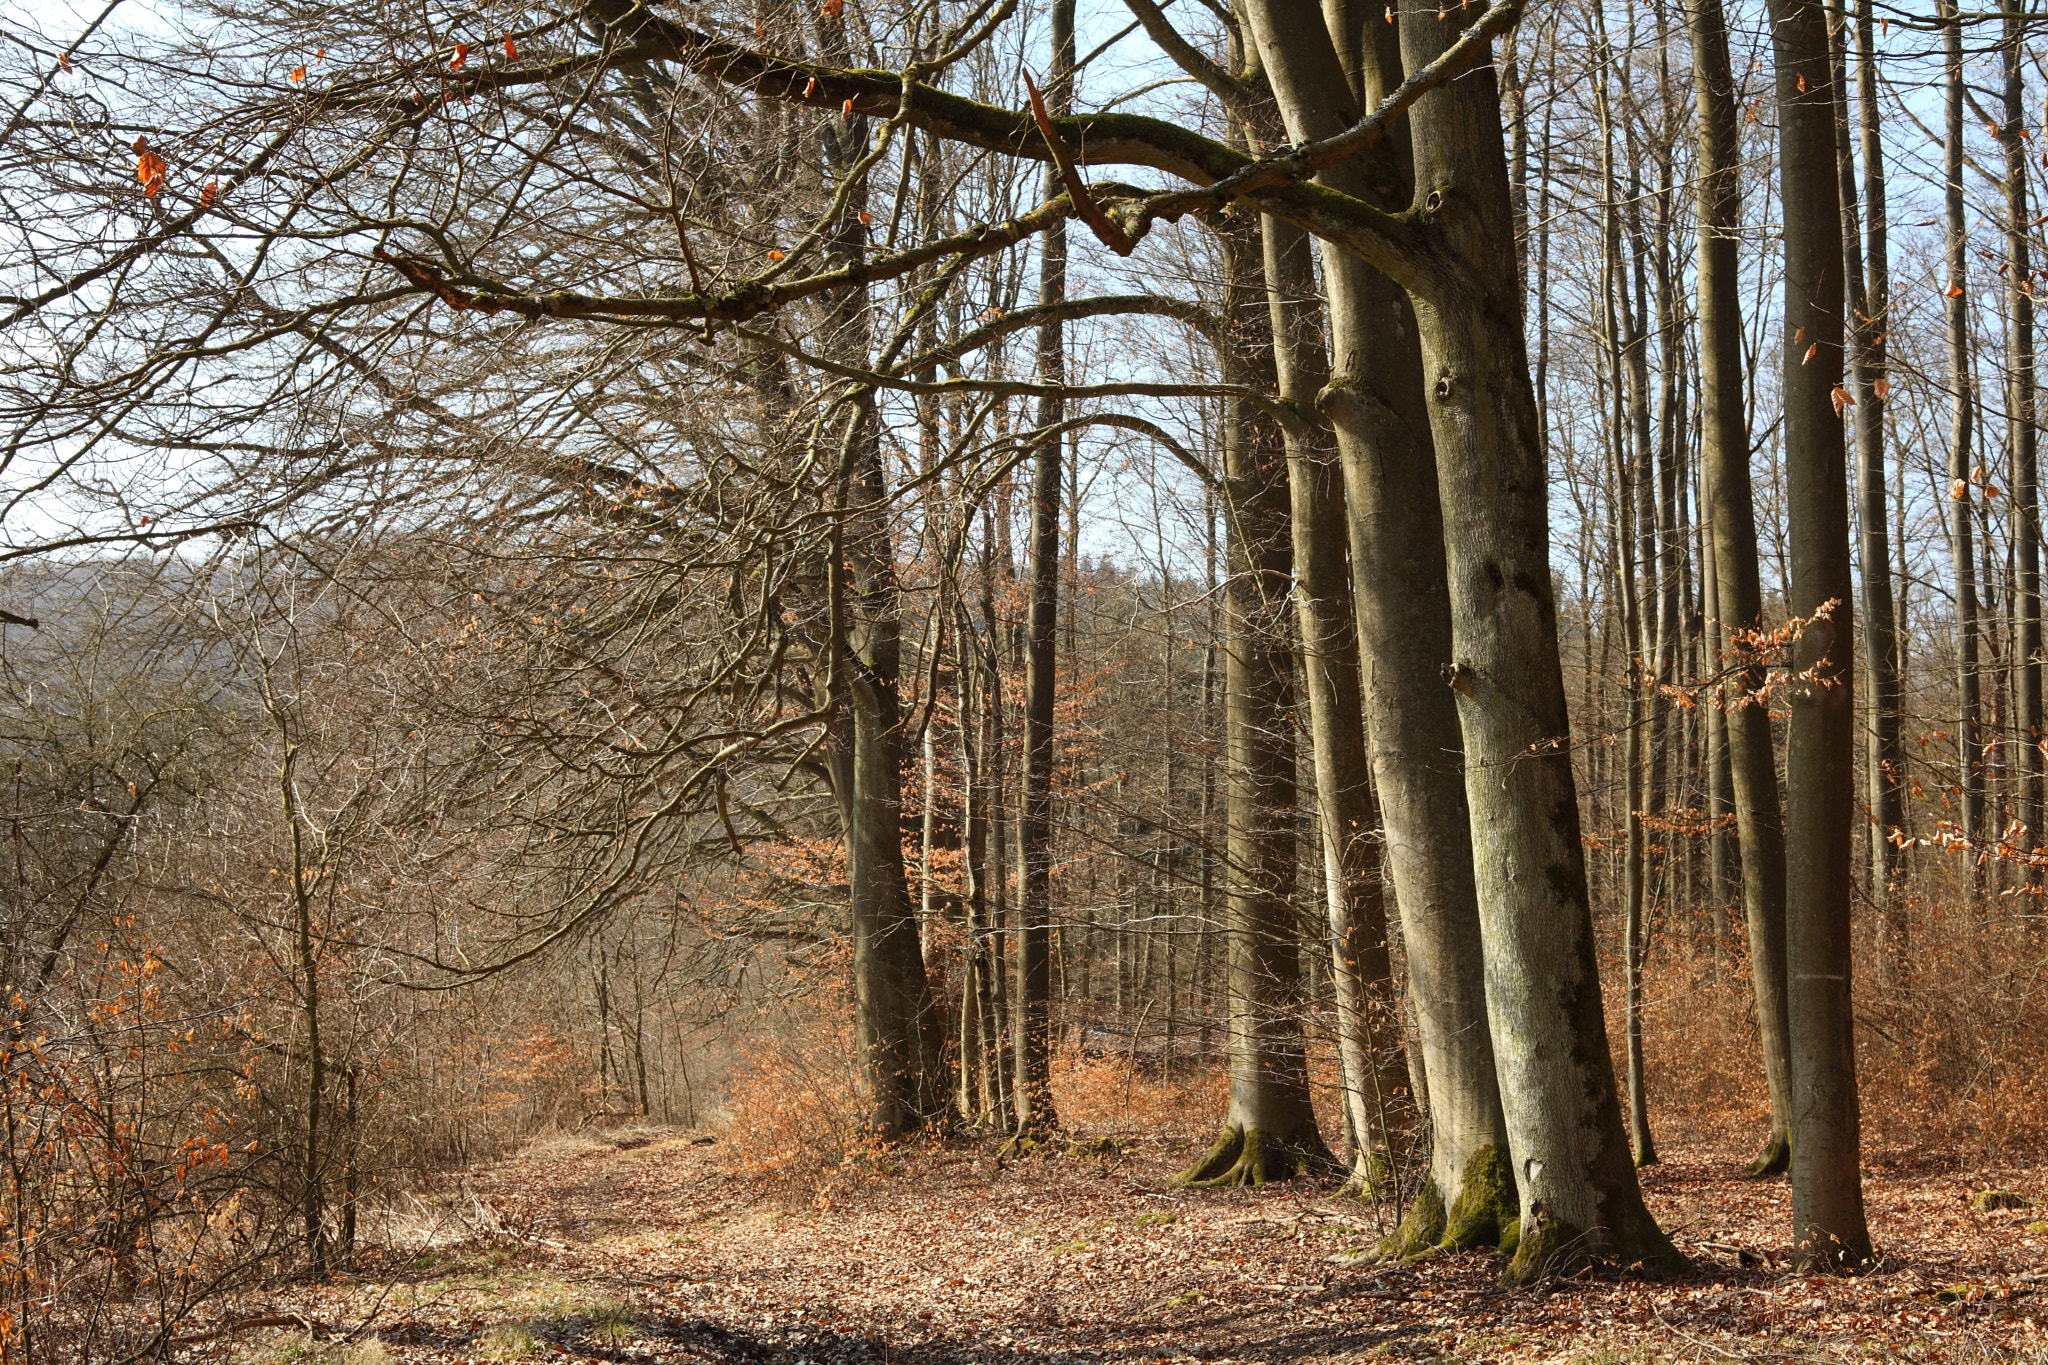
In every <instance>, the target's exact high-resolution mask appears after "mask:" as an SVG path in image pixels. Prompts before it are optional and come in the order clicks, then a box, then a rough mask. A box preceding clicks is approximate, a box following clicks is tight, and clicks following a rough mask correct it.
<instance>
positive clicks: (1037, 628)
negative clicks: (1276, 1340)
mask: <svg viewBox="0 0 2048 1365" xmlns="http://www.w3.org/2000/svg"><path fill="white" fill-rule="evenodd" d="M1051 17H1052V65H1051V68H1050V70H1049V73H1048V75H1047V78H1046V84H1047V90H1046V101H1047V105H1048V107H1049V108H1050V109H1051V110H1052V111H1053V112H1054V113H1055V114H1058V115H1066V114H1070V113H1072V112H1073V107H1074V0H1054V4H1053V6H1052V16H1051ZM1045 180H1046V189H1045V192H1046V196H1047V197H1048V198H1051V197H1054V196H1056V195H1058V194H1059V193H1061V187H1060V184H1059V172H1058V171H1057V170H1056V169H1053V168H1048V169H1047V170H1046V175H1045ZM1038 270H1039V274H1038V301H1039V303H1040V304H1041V305H1045V304H1054V303H1058V302H1060V301H1061V300H1063V299H1065V298H1066V296H1067V232H1066V223H1065V222H1064V221H1061V222H1056V223H1054V224H1052V225H1051V226H1050V227H1049V228H1047V229H1046V232H1045V234H1044V236H1043V237H1042V238H1041V239H1040V241H1039V257H1038ZM1066 373H1067V357H1066V334H1065V331H1064V328H1063V326H1062V324H1061V322H1060V319H1059V318H1058V316H1057V315H1054V316H1052V317H1050V318H1048V320H1047V321H1045V322H1043V323H1041V324H1040V325H1039V329H1038V380H1039V382H1040V383H1041V384H1064V383H1065V382H1066ZM1065 416H1066V403H1065V400H1064V399H1063V398H1061V397H1060V396H1059V395H1058V394H1057V393H1047V394H1045V395H1043V396H1042V397H1040V398H1039V400H1038V425H1039V427H1040V428H1041V429H1043V430H1046V431H1048V432H1050V433H1051V434H1050V435H1048V436H1047V437H1046V438H1045V439H1044V440H1043V441H1042V442H1041V443H1040V444H1039V446H1038V451H1037V461H1036V467H1035V468H1034V470H1033V473H1032V480H1031V618H1030V623H1029V625H1028V627H1027V634H1026V640H1027V654H1026V659H1027V663H1026V668H1025V675H1024V812H1023V819H1022V820H1021V821H1020V822H1019V830H1018V840H1017V843H1018V860H1019V862H1020V863H1021V864H1022V867H1023V877H1022V878H1021V883H1022V885H1021V889H1020V897H1019V899H1020V901H1021V910H1022V923H1021V925H1020V927H1019V932H1018V935H1017V940H1018V943H1017V1031H1016V1045H1017V1056H1016V1061H1015V1064H1014V1066H1013V1067H1012V1073H1013V1075H1014V1077H1015V1081H1014V1084H1015V1096H1014V1103H1015V1105H1016V1119H1017V1132H1018V1133H1019V1134H1020V1135H1023V1134H1028V1133H1030V1132H1032V1131H1033V1130H1037V1129H1046V1128H1051V1127H1054V1126H1056V1125H1057V1124H1058V1122H1059V1119H1058V1116H1057V1115H1056V1114H1055V1113H1054V1112H1053V1107H1052V1090H1051V1087H1050V1084H1049V1082H1050V1061H1051V1048H1052V1038H1051V1032H1052V764H1053V699H1054V693H1055V692H1056V691H1057V689H1058V685H1059V678H1058V667H1057V664H1058V659H1057V653H1058V643H1057V642H1058V635H1059V591H1060V588H1059V580H1060V481H1061V470H1060V443H1061V441H1062V439H1063V434H1062V433H1060V432H1059V431H1058V430H1057V428H1058V426H1059V424H1060V422H1061V421H1062V420H1063V419H1064V418H1065Z"/></svg>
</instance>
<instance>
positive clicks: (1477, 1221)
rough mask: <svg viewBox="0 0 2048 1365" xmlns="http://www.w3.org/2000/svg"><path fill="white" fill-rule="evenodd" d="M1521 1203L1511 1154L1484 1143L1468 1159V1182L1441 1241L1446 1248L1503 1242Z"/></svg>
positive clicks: (1457, 1201)
mask: <svg viewBox="0 0 2048 1365" xmlns="http://www.w3.org/2000/svg"><path fill="white" fill-rule="evenodd" d="M1521 1207H1522V1202H1521V1195H1520V1194H1519V1193H1518V1192H1517V1191H1516V1189H1515V1170H1514V1167H1512V1166H1510V1165H1509V1164H1508V1154H1507V1153H1506V1152H1503V1151H1502V1150H1501V1149H1500V1148H1498V1147H1482V1148H1480V1149H1479V1150H1478V1151H1477V1152H1474V1153H1473V1154H1472V1159H1471V1160H1470V1161H1468V1162H1466V1163H1465V1183H1464V1186H1463V1187H1462V1188H1461V1189H1460V1190H1459V1191H1458V1198H1457V1200H1456V1201H1455V1202H1454V1203H1453V1204H1452V1205H1451V1211H1450V1214H1449V1216H1448V1217H1447V1218H1446V1219H1445V1220H1444V1231H1443V1236H1442V1238H1441V1239H1440V1240H1439V1242H1438V1245H1440V1246H1442V1247H1443V1249H1444V1250H1445V1251H1468V1250H1470V1249H1471V1248H1473V1247H1484V1246H1499V1245H1500V1242H1501V1237H1502V1235H1503V1233H1504V1231H1505V1229H1506V1227H1507V1225H1508V1223H1509V1221H1510V1220H1512V1219H1514V1218H1515V1217H1516V1216H1517V1215H1518V1214H1519V1213H1520V1212H1521Z"/></svg>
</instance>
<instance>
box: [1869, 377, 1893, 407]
mask: <svg viewBox="0 0 2048 1365" xmlns="http://www.w3.org/2000/svg"><path fill="white" fill-rule="evenodd" d="M1870 391H1871V392H1872V393H1874V394H1876V395H1877V401H1878V402H1880V403H1882V402H1883V401H1884V400H1885V399H1887V398H1889V397H1891V393H1892V381H1891V380H1889V379H1880V380H1878V381H1877V382H1876V383H1875V384H1872V385H1871V386H1870Z"/></svg>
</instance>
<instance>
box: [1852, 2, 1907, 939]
mask: <svg viewBox="0 0 2048 1365" xmlns="http://www.w3.org/2000/svg"><path fill="white" fill-rule="evenodd" d="M1844 28H1845V33H1846V23H1844ZM1871 30H1872V20H1871V0H1856V46H1857V78H1856V79H1857V106H1858V123H1859V124H1860V131H1861V135H1862V145H1863V213H1864V227H1863V233H1862V243H1863V246H1862V249H1861V250H1856V245H1855V244H1856V242H1857V224H1856V221H1855V211H1856V207H1855V206H1856V195H1855V176H1854V167H1853V164H1852V163H1853V158H1852V157H1850V156H1849V155H1848V154H1847V148H1848V145H1849V139H1848V90H1847V85H1846V81H1847V71H1846V68H1847V55H1846V54H1844V55H1843V58H1842V60H1841V62H1840V63H1838V65H1837V79H1838V80H1840V81H1842V82H1843V83H1844V84H1843V89H1842V91H1841V93H1840V95H1839V96H1838V103H1839V104H1840V105H1841V113H1840V114H1839V116H1838V117H1839V119H1840V122H1841V126H1842V141H1843V146H1844V156H1843V178H1842V209H1843V224H1842V227H1843V237H1842V241H1843V246H1844V249H1845V251H1853V252H1854V253H1855V254H1854V259H1853V260H1846V261H1845V263H1844V267H1843V270H1844V277H1845V278H1846V279H1847V281H1848V284H1849V291H1850V294H1849V306H1850V313H1849V338H1850V380H1851V383H1850V392H1851V393H1852V394H1853V395H1854V396H1855V399H1856V469H1857V479H1858V483H1857V506H1858V511H1859V528H1858V529H1859V534H1860V537H1861V545H1860V549H1861V551H1862V563H1863V565H1864V566H1865V567H1864V570H1863V574H1862V588H1863V591H1862V597H1861V603H1860V605H1861V606H1862V608H1863V642H1864V650H1863V656H1864V657H1863V677H1864V689H1865V691H1866V693H1867V694H1868V695H1867V696H1866V698H1865V705H1866V706H1867V707H1868V708H1869V712H1870V728H1869V731H1868V734H1867V737H1866V739H1865V741H1864V745H1865V751H1866V753H1865V787H1866V795H1865V799H1866V800H1867V801H1868V802H1869V803H1870V817H1871V819H1872V820H1873V821H1875V823H1876V829H1875V831H1874V835H1875V837H1874V838H1873V839H1872V842H1871V858H1870V886H1871V895H1872V896H1873V897H1874V898H1875V899H1876V901H1877V904H1878V906H1879V908H1880V914H1881V916H1882V919H1883V922H1884V924H1885V925H1886V926H1887V929H1889V926H1890V924H1891V921H1892V920H1893V919H1895V918H1896V916H1897V909H1896V907H1895V906H1894V904H1893V883H1894V882H1896V881H1897V879H1898V875H1899V857H1900V849H1899V846H1898V844H1897V843H1896V842H1894V840H1893V838H1892V836H1893V835H1894V834H1895V833H1897V831H1898V830H1899V828H1900V826H1902V825H1903V824H1904V823H1905V819H1906V804H1905V772H1906V755H1905V750H1904V747H1903V745H1902V744H1901V742H1900V738H1899V728H1900V709H1901V706H1902V704H1903V701H1902V697H1901V692H1900V678H1901V676H1902V675H1901V672H1900V663H1899V624H1898V616H1897V613H1896V611H1895V610H1894V604H1893V597H1892V577H1891V575H1892V555H1891V536H1890V533H1889V525H1888V517H1889V513H1888V511H1887V508H1886V506H1885V473H1884V460H1885V454H1884V447H1885V435H1884V414H1885V405H1886V403H1887V402H1888V401H1889V392H1890V381H1889V380H1887V379H1886V377H1885V369H1886V362H1885V334H1886V332H1887V331H1889V330H1890V327H1891V262H1890V257H1889V252H1888V249H1887V247H1888V244H1887V234H1886V206H1885V172H1884V132H1883V124H1882V121H1881V115H1880V113H1879V110H1878V102H1877V61H1876V52H1875V48H1874V45H1873V34H1872V32H1871ZM1884 937H1885V939H1886V940H1887V943H1888V944H1889V942H1890V940H1891V939H1892V938H1893V935H1892V934H1891V933H1890V932H1887V933H1886V934H1885V935H1884Z"/></svg>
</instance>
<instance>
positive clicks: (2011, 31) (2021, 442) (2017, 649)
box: [1999, 11, 2048, 886]
mask: <svg viewBox="0 0 2048 1365" xmlns="http://www.w3.org/2000/svg"><path fill="white" fill-rule="evenodd" d="M2004 26H2005V32H2004V37H2005V53H2004V57H2005V125H2004V127H2002V128H2001V129H1999V141H2000V142H2001V143H2002V144H2003V145H2004V147H2005V259H2006V271H2005V290H2006V308H2007V313H2006V321H2007V326H2008V327H2009V328H2010V329H2011V331H2010V335H2009V341H2008V348H2007V355H2006V368H2007V373H2008V374H2009V375H2010V378H2009V380H2008V381H2007V382H2008V384H2009V387H2010V398H2009V399H2008V403H2009V406H2008V408H2007V412H2008V414H2009V415H2008V417H2007V419H2006V421H2007V431H2008V433H2009V435H2008V437H2007V439H2008V441H2009V442H2010V443H2011V455H2012V507H2013V531H2012V534H2013V559H2014V561H2015V563H2014V574H2013V579H2014V581H2013V589H2014V591H2013V617H2014V621H2015V623H2016V625H2017V628H2018V629H2017V634H2018V639H2016V640H2015V641H2014V644H2013V649H2014V653H2015V655H2016V667H2015V669H2014V673H2015V682H2016V684H2017V691H2018V692H2019V696H2018V697H2017V698H2016V699H2015V702H2014V710H2015V712H2016V713H2017V714H2016V716H2015V720H2016V722H2017V726H2018V730H2019V745H2018V756H2019V761H2020V773H2021V778H2020V803H2019V807H2020V808H2019V819H2020V823H2021V824H2023V825H2025V826H2026V829H2027V833H2026V835H2025V836H2024V837H2023V839H2022V840H2021V847H2022V848H2023V849H2025V850H2027V851H2032V850H2033V849H2035V848H2037V847H2040V846H2042V845H2044V844H2048V835H2044V833H2043V830H2042V785H2043V760H2044V755H2043V754H2042V752H2041V741H2042V732H2041V521H2040V515H2041V508H2040V488H2039V484H2040V478H2039V471H2038V468H2037V465H2038V458H2037V450H2038V441H2039V432H2038V431H2037V429H2036V427H2035V425H2034V424H2035V412H2034V405H2035V399H2034V292H2033V291H2034V285H2033V260H2032V253H2031V249H2030V246H2029V241H2028V233H2029V229H2030V224H2029V214H2030V213H2031V212H2032V210H2030V209H2029V208H2028V206H2027V142H2026V133H2027V106H2026V74H2025V66H2024V63H2025V60H2026V20H2025V19H2024V18H2023V17H2022V16H2021V15H2020V14H2019V13H2018V12H2017V11H2008V12H2007V13H2006V15H2005V20H2004ZM2026 878H2027V883H2028V884H2029V885H2030V886H2037V885H2039V884H2040V882H2041V869H2040V868H2039V867H2037V866H2035V865H2034V864H2032V863H2029V864H2027V865H2026Z"/></svg>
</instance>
